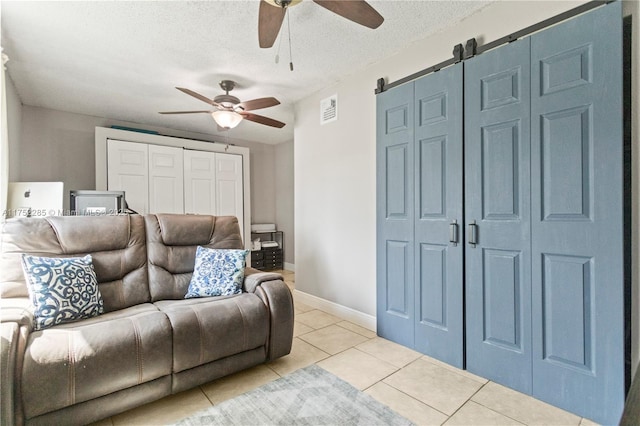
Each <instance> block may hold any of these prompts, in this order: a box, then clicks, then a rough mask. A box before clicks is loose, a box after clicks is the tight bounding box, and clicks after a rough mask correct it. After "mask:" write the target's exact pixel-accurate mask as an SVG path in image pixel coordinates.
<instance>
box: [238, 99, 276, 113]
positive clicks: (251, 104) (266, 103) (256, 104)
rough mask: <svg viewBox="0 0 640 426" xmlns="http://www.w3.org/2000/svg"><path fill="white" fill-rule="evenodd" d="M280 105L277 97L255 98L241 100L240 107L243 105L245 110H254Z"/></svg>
mask: <svg viewBox="0 0 640 426" xmlns="http://www.w3.org/2000/svg"><path fill="white" fill-rule="evenodd" d="M276 105H280V101H279V100H277V99H276V98H260V99H253V100H251V101H246V102H240V103H239V104H238V106H239V107H242V109H244V110H245V111H253V110H256V109H262V108H269V107H272V106H276Z"/></svg>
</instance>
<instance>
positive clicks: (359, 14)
mask: <svg viewBox="0 0 640 426" xmlns="http://www.w3.org/2000/svg"><path fill="white" fill-rule="evenodd" d="M313 1H314V2H316V3H317V4H319V5H320V6H322V7H324V8H325V9H327V10H330V11H331V12H333V13H336V14H338V15H340V16H342V17H343V18H347V19H348V20H350V21H353V22H356V23H358V24H360V25H364V26H365V27H369V28H378V27H379V26H380V25H381V24H382V23H383V22H384V18H383V17H382V15H380V14H379V13H378V12H377V11H376V10H375V9H374V8H373V7H371V5H370V4H369V3H367V2H366V1H364V0H349V1H341V0H313Z"/></svg>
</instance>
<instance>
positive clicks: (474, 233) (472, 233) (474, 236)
mask: <svg viewBox="0 0 640 426" xmlns="http://www.w3.org/2000/svg"><path fill="white" fill-rule="evenodd" d="M467 241H469V244H470V245H471V247H473V248H475V247H476V244H478V225H477V224H476V221H475V220H472V221H471V222H470V223H469V235H468V237H467Z"/></svg>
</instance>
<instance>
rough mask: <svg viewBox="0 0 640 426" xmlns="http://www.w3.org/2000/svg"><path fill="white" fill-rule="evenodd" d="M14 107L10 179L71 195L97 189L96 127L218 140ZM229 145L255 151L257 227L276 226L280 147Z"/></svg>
mask: <svg viewBox="0 0 640 426" xmlns="http://www.w3.org/2000/svg"><path fill="white" fill-rule="evenodd" d="M14 92H15V89H14ZM14 104H15V102H12V104H11V106H9V107H8V108H9V112H11V115H12V116H15V117H18V118H17V119H16V120H14V121H13V122H11V123H10V132H11V133H10V135H12V134H14V133H16V132H17V133H19V132H20V131H21V133H22V134H21V135H20V137H16V138H15V139H13V140H11V136H10V140H11V144H10V147H9V149H10V164H9V173H10V176H11V178H10V180H13V181H26V182H29V181H62V182H64V184H65V189H66V190H67V191H68V190H70V189H95V145H94V144H95V137H94V134H95V127H96V126H100V127H110V126H112V125H119V126H126V127H134V128H144V129H148V130H155V131H158V132H159V133H160V134H162V135H167V136H176V137H183V138H189V139H199V140H209V141H214V140H216V139H217V138H213V137H212V136H210V135H205V134H201V133H191V132H184V131H179V130H172V129H167V128H161V127H155V126H146V125H141V124H138V123H131V122H126V121H117V120H110V119H108V118H103V117H95V116H90V115H83V114H75V113H69V112H64V111H57V110H52V109H48V108H40V107H34V106H29V105H21V104H20V106H18V105H14ZM19 110H21V113H20V112H19ZM20 117H21V118H20ZM20 121H21V122H20ZM16 129H18V130H16ZM216 141H218V142H223V141H219V140H216ZM224 142H226V140H225V141H224ZM229 143H233V144H235V145H238V146H244V147H247V148H249V149H250V150H251V151H250V152H251V154H250V155H251V217H252V221H253V222H254V223H264V222H267V223H278V222H277V219H276V178H275V176H276V172H275V155H276V154H275V152H276V146H274V145H267V144H262V143H256V142H249V141H239V140H231V139H229ZM290 161H291V162H292V161H293V160H292V159H291V160H290ZM278 163H279V164H281V165H282V166H283V167H289V168H292V167H293V165H289V166H286V165H284V164H282V161H278ZM277 196H278V197H281V198H283V199H285V200H286V199H287V198H289V199H291V201H285V202H289V203H291V204H292V203H293V187H292V186H291V192H290V193H288V194H287V193H285V192H283V191H279V192H278V195H277ZM65 198H68V197H65ZM65 207H68V199H65ZM285 219H286V220H291V223H282V224H280V223H278V226H279V227H281V228H286V229H290V232H289V233H290V234H291V237H293V222H292V221H293V217H292V216H283V220H285Z"/></svg>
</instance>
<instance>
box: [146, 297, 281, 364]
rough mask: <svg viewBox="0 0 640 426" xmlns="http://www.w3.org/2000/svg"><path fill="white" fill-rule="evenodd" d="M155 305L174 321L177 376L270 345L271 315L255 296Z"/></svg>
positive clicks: (164, 302) (174, 356)
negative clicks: (190, 369)
mask: <svg viewBox="0 0 640 426" xmlns="http://www.w3.org/2000/svg"><path fill="white" fill-rule="evenodd" d="M155 305H156V306H157V307H158V308H159V309H160V310H161V311H162V312H164V313H166V314H167V316H168V317H169V320H170V321H171V327H172V329H173V371H174V373H177V372H180V371H184V370H187V369H189V368H193V367H197V366H199V365H203V364H206V363H208V362H212V361H215V360H218V359H221V358H224V357H227V356H230V355H234V354H237V353H240V352H243V351H247V350H250V349H255V348H258V347H260V346H264V345H265V344H266V343H267V337H268V334H269V331H268V330H269V313H268V310H267V307H266V306H265V305H264V303H262V301H261V300H260V298H259V297H257V296H256V295H254V294H248V293H243V294H239V295H234V296H220V297H208V298H199V299H186V300H163V301H159V302H155Z"/></svg>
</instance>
